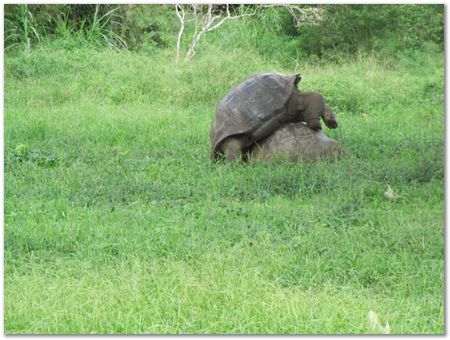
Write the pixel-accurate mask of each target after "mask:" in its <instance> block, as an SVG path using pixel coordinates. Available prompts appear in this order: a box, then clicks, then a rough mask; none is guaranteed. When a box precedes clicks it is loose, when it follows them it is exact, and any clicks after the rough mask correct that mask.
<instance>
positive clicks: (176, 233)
mask: <svg viewBox="0 0 450 340" xmlns="http://www.w3.org/2000/svg"><path fill="white" fill-rule="evenodd" d="M169 52H170V53H169ZM169 52H167V51H162V52H155V53H154V54H151V55H145V54H139V53H128V52H114V51H108V50H103V51H95V50H92V49H88V48H73V49H71V50H64V49H61V48H57V47H54V46H47V47H45V46H42V47H41V48H38V49H36V50H34V51H33V52H32V53H31V54H24V53H18V54H11V55H7V56H6V57H5V119H4V124H5V165H4V169H5V234H4V239H5V244H4V249H5V250H4V254H5V274H4V275H5V293H4V294H5V295H4V301H5V333H7V334H26V333H38V334H42V333H60V334H68V333H96V334H101V333H197V334H198V333H239V334H241V333H358V334H359V333H374V332H375V333H376V332H377V330H373V329H371V328H370V327H369V322H368V318H367V313H368V311H369V310H373V311H375V312H376V313H377V314H378V315H379V317H380V319H381V322H382V324H383V325H384V324H385V323H386V322H388V323H389V325H390V327H391V333H433V334H434V333H439V334H442V333H443V332H444V92H443V86H444V63H443V60H444V54H443V52H439V51H435V50H431V49H430V50H429V51H424V52H423V53H422V52H417V54H411V55H409V56H408V58H404V59H401V60H400V61H382V60H381V59H376V58H374V57H370V56H364V55H362V56H360V57H359V58H356V59H355V60H352V61H348V62H342V63H336V64H325V65H318V64H316V65H310V64H306V63H304V64H299V65H297V66H296V67H294V65H292V66H290V65H285V64H281V63H277V61H276V60H268V59H264V58H263V57H261V56H259V55H258V54H255V53H253V52H252V51H247V50H243V49H242V50H241V49H236V50H233V52H231V53H230V52H229V51H220V50H218V49H214V50H204V51H203V53H199V55H198V56H196V58H195V59H194V60H192V61H191V62H190V63H188V64H185V65H183V67H181V68H180V69H175V67H174V56H173V51H169ZM222 52H223V53H222ZM224 53H226V56H227V57H226V58H225V57H224ZM265 71H278V72H284V73H293V72H300V73H302V75H303V80H302V83H301V88H302V89H303V90H314V91H317V92H320V93H321V94H323V95H324V96H325V98H326V100H327V102H328V104H329V105H330V106H331V107H332V108H333V109H334V110H335V112H336V114H337V117H338V121H339V124H340V125H339V128H338V129H337V130H333V131H331V130H325V133H326V134H327V135H328V136H330V137H332V138H335V139H337V140H338V141H339V142H340V143H341V144H342V145H343V146H344V147H345V148H346V149H347V151H348V155H347V156H346V157H345V158H343V159H341V160H339V161H336V162H332V163H328V162H318V163H314V164H302V163H297V164H295V163H283V162H278V163H274V164H262V163H257V162H256V163H253V164H251V165H243V164H235V165H228V164H212V163H211V162H210V159H209V128H210V124H211V121H212V119H213V117H214V111H215V106H216V105H217V103H218V101H219V100H220V99H221V98H222V97H223V96H224V95H225V94H226V93H227V92H228V90H229V89H230V88H231V87H232V86H234V85H236V84H238V83H239V82H241V81H242V80H243V79H245V78H246V77H247V76H248V75H250V74H253V73H256V72H265ZM388 185H389V186H390V187H391V188H392V189H393V190H394V193H395V198H394V199H388V198H386V197H385V195H384V192H385V191H386V190H387V189H388Z"/></svg>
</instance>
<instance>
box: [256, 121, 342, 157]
mask: <svg viewBox="0 0 450 340" xmlns="http://www.w3.org/2000/svg"><path fill="white" fill-rule="evenodd" d="M342 154H345V151H344V149H343V148H342V147H341V146H340V145H339V144H338V143H337V142H336V141H335V140H334V139H331V138H328V137H327V136H326V135H325V134H324V133H323V132H322V131H320V130H317V131H314V130H312V129H310V128H308V127H307V126H306V125H305V124H304V123H300V122H296V123H288V124H285V125H283V126H282V127H280V128H279V129H277V130H276V131H275V132H274V133H272V134H271V135H270V136H269V137H268V138H266V139H265V140H263V141H262V142H260V143H258V144H255V145H253V147H252V148H251V149H250V151H249V157H250V159H255V158H257V159H261V160H263V161H269V162H270V161H272V160H276V159H285V160H290V161H298V160H302V161H304V162H312V161H315V160H318V159H322V160H334V159H336V158H337V157H339V156H340V155H342Z"/></svg>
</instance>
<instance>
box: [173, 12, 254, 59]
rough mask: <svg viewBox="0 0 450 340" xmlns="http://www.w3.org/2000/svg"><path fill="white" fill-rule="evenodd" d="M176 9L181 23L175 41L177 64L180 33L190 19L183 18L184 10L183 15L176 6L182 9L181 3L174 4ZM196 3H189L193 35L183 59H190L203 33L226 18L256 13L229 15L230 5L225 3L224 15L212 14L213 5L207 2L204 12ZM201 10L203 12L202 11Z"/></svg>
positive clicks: (215, 26)
mask: <svg viewBox="0 0 450 340" xmlns="http://www.w3.org/2000/svg"><path fill="white" fill-rule="evenodd" d="M176 6H177V7H176V10H177V15H178V18H179V19H180V23H181V25H182V26H181V28H180V32H179V34H178V41H177V65H178V60H179V46H180V41H181V35H182V34H183V30H184V23H185V22H188V21H190V20H185V17H184V11H183V15H180V13H179V10H178V7H180V9H181V10H183V8H182V7H181V5H176ZM197 6H198V5H195V4H193V5H191V7H192V10H193V14H194V20H195V32H194V35H193V36H192V40H191V44H190V46H189V49H188V51H187V52H186V56H185V58H184V60H185V61H188V60H190V59H191V58H192V57H193V56H194V55H195V52H196V51H195V48H196V46H197V44H198V42H199V41H200V39H201V38H202V36H203V35H204V34H205V33H208V32H211V31H213V30H215V29H217V28H218V27H220V26H221V25H222V24H224V23H225V21H227V20H232V19H239V18H243V17H247V16H252V15H255V14H256V10H255V11H254V12H252V13H246V14H240V15H231V12H230V6H229V5H228V4H227V5H226V15H225V16H224V15H223V14H222V15H215V16H213V13H212V12H213V5H212V4H209V5H208V8H207V10H206V13H205V12H204V11H205V9H202V7H200V6H199V7H197ZM202 11H203V13H202ZM216 21H217V22H216Z"/></svg>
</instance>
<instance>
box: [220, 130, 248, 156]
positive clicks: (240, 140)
mask: <svg viewBox="0 0 450 340" xmlns="http://www.w3.org/2000/svg"><path fill="white" fill-rule="evenodd" d="M246 142H247V138H245V137H244V136H237V137H229V138H227V139H226V140H225V141H224V142H223V144H222V150H223V153H224V155H225V158H226V159H227V160H228V161H229V162H234V161H236V160H237V159H238V157H239V156H241V154H242V152H243V150H244V148H245V146H246Z"/></svg>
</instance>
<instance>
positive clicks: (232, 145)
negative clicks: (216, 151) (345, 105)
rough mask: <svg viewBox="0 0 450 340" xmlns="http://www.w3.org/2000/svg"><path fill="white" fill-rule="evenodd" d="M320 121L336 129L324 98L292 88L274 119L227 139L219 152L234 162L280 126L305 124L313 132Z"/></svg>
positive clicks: (333, 118)
mask: <svg viewBox="0 0 450 340" xmlns="http://www.w3.org/2000/svg"><path fill="white" fill-rule="evenodd" d="M320 119H322V120H323V121H324V123H325V125H326V126H327V127H328V128H330V129H335V128H337V125H338V124H337V122H336V119H335V116H334V114H333V112H332V111H331V109H330V108H329V107H328V106H326V105H325V100H324V98H323V97H322V96H321V95H320V94H318V93H315V92H300V91H299V90H298V89H297V88H294V89H293V91H292V94H291V96H290V97H289V99H288V102H287V105H286V106H285V107H284V108H283V110H282V112H280V113H279V115H277V116H276V117H274V118H273V119H271V120H269V121H268V122H266V123H265V124H264V125H262V126H261V127H260V128H259V129H257V130H256V131H254V132H253V133H252V134H250V135H237V136H230V137H228V138H227V139H226V140H225V141H224V142H223V143H222V145H221V149H222V150H221V151H222V152H223V154H225V157H226V159H227V160H228V161H230V162H233V161H235V160H236V159H237V158H238V157H239V156H240V155H241V154H242V153H243V152H246V151H248V150H249V148H251V147H252V145H253V144H254V143H255V142H256V143H258V142H259V141H262V140H264V139H265V138H267V137H268V136H270V135H271V134H272V133H273V132H274V131H275V130H276V129H277V128H279V127H280V126H281V125H283V124H286V123H289V122H305V123H306V126H307V127H308V128H310V129H312V130H314V131H319V130H321V129H322V126H321V124H320Z"/></svg>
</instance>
